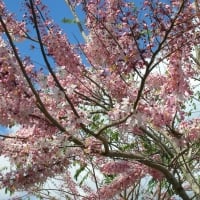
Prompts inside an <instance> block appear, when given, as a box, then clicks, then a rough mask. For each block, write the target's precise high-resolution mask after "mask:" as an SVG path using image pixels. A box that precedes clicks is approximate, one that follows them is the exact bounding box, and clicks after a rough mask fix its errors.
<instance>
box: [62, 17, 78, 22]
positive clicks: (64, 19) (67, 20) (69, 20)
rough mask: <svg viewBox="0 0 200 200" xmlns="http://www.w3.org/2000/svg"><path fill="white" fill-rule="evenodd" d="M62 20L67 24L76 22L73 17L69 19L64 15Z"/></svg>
mask: <svg viewBox="0 0 200 200" xmlns="http://www.w3.org/2000/svg"><path fill="white" fill-rule="evenodd" d="M62 22H63V23H67V24H76V23H77V21H76V20H75V19H69V18H65V17H64V18H63V19H62Z"/></svg>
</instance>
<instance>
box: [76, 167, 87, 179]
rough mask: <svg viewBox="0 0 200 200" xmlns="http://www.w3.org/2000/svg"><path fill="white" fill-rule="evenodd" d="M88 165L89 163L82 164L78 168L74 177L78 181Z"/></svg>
mask: <svg viewBox="0 0 200 200" xmlns="http://www.w3.org/2000/svg"><path fill="white" fill-rule="evenodd" d="M86 166H87V165H81V166H80V168H79V169H77V170H76V173H75V175H74V178H75V179H76V181H77V180H78V177H79V175H80V174H81V172H82V171H84V170H85V168H86Z"/></svg>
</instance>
